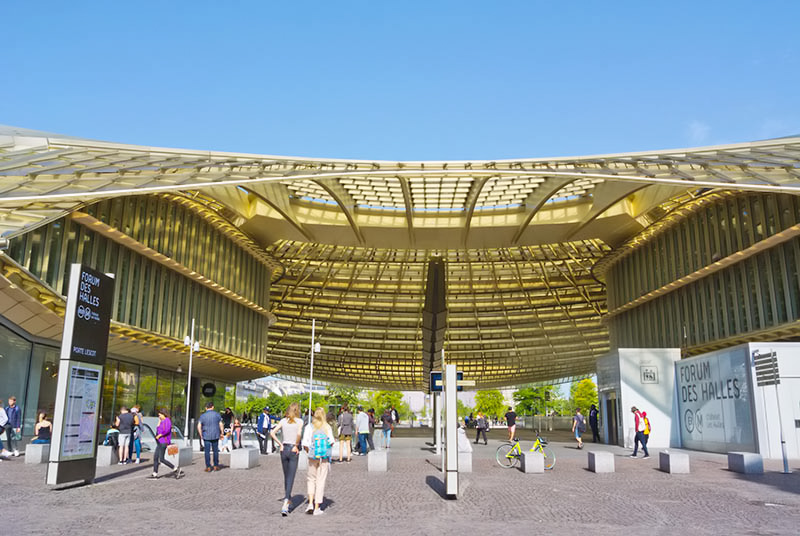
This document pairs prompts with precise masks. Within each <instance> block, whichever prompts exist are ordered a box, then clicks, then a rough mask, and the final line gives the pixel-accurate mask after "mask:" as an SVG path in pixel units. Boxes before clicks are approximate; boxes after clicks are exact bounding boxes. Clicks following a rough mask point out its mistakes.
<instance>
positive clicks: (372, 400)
mask: <svg viewBox="0 0 800 536" xmlns="http://www.w3.org/2000/svg"><path fill="white" fill-rule="evenodd" d="M392 406H394V409H396V410H397V415H398V416H399V417H400V420H401V421H402V420H406V419H409V418H410V416H409V413H410V412H411V410H410V408H409V407H408V404H406V403H405V402H403V393H401V392H400V391H375V392H374V393H372V396H371V397H369V400H367V401H366V404H365V407H371V408H374V409H375V414H376V416H380V414H381V413H383V410H385V409H388V408H391V407H392Z"/></svg>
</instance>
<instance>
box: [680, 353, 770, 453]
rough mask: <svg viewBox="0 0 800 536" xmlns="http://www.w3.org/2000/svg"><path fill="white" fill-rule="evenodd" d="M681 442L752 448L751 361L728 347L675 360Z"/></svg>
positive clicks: (701, 447)
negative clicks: (702, 354) (727, 348)
mask: <svg viewBox="0 0 800 536" xmlns="http://www.w3.org/2000/svg"><path fill="white" fill-rule="evenodd" d="M675 379H676V381H677V386H676V388H677V395H678V413H679V420H680V430H681V439H682V442H683V446H684V447H686V448H690V449H696V450H704V451H708V452H730V451H745V452H756V440H755V434H754V425H753V393H752V388H751V385H750V363H749V359H748V355H747V352H746V350H745V349H744V348H741V347H740V348H732V349H729V350H722V351H719V352H714V353H712V354H708V355H705V356H698V357H693V358H689V359H682V360H681V361H678V362H677V363H675Z"/></svg>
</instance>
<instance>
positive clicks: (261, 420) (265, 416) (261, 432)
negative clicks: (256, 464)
mask: <svg viewBox="0 0 800 536" xmlns="http://www.w3.org/2000/svg"><path fill="white" fill-rule="evenodd" d="M271 422H272V419H271V418H270V416H269V406H267V407H265V408H264V410H263V411H262V412H261V414H260V415H259V416H258V421H257V422H256V437H257V438H258V447H259V450H261V454H266V453H267V441H269V437H268V435H267V434H269V432H270V425H271Z"/></svg>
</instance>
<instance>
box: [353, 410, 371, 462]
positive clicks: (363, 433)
mask: <svg viewBox="0 0 800 536" xmlns="http://www.w3.org/2000/svg"><path fill="white" fill-rule="evenodd" d="M356 433H357V434H358V446H359V448H360V449H361V452H359V453H358V455H359V456H366V455H367V436H368V435H369V417H368V416H367V414H366V413H365V412H364V408H363V407H361V406H358V416H356Z"/></svg>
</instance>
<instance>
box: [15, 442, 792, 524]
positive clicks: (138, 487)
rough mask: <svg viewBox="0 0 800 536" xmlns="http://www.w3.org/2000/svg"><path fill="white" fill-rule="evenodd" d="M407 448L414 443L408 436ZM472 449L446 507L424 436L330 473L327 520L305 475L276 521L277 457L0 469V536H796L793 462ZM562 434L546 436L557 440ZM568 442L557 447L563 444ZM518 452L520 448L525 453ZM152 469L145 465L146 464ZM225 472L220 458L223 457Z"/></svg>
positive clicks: (563, 449)
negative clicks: (313, 510) (82, 471)
mask: <svg viewBox="0 0 800 536" xmlns="http://www.w3.org/2000/svg"><path fill="white" fill-rule="evenodd" d="M417 435H419V434H417ZM501 436H502V434H501V433H500V431H494V432H492V434H491V436H490V440H489V445H488V446H484V445H473V446H474V447H475V452H474V459H473V471H474V472H473V473H469V474H462V475H461V489H460V494H459V497H458V499H457V500H445V499H443V498H442V496H441V493H442V490H443V483H442V474H441V473H440V471H439V466H440V465H439V464H440V458H439V457H438V456H436V455H435V454H434V453H432V452H431V450H430V445H429V444H428V441H429V439H428V438H427V437H398V438H395V439H394V440H393V442H392V449H391V450H390V458H389V472H388V473H382V474H381V473H368V472H367V460H366V458H365V457H358V456H356V457H354V458H353V461H352V462H351V463H349V464H348V463H341V464H339V463H335V464H334V465H333V467H332V469H331V474H330V476H329V478H328V485H327V488H326V499H325V504H324V507H325V510H326V515H324V516H321V517H312V516H306V515H305V514H303V512H302V506H301V503H302V500H303V496H304V494H305V472H304V471H298V475H297V480H296V482H295V487H294V491H295V505H296V507H297V508H298V509H297V510H296V511H295V512H293V513H292V514H290V516H289V517H288V518H282V517H281V515H280V513H279V509H280V506H281V502H280V498H281V495H282V482H283V481H282V473H281V468H280V460H279V458H278V456H276V455H269V456H262V457H261V465H260V466H259V467H257V468H255V469H251V470H233V469H228V468H226V469H224V470H222V471H220V472H216V473H205V472H203V461H202V455H198V454H196V455H195V458H194V463H193V465H192V466H190V467H188V468H185V470H186V476H185V477H184V478H183V479H181V480H178V481H176V480H174V479H171V478H162V479H159V480H156V481H150V480H147V479H145V477H146V476H147V475H148V474H149V473H150V469H151V466H150V465H149V464H147V463H145V464H143V465H140V466H136V465H128V466H114V467H110V468H101V469H99V471H98V478H97V482H96V483H95V484H94V485H91V486H82V487H76V488H71V489H63V490H49V489H48V488H47V486H45V484H44V480H45V466H44V465H26V464H25V463H24V461H23V459H22V458H19V459H14V460H10V461H4V462H2V463H0V479H2V482H3V489H4V491H5V500H4V515H3V522H2V524H1V525H0V527H2V529H0V534H3V535H7V534H10V535H16V534H47V535H61V534H64V535H67V534H69V535H94V534H114V535H118V534H128V533H130V534H148V533H158V534H161V535H164V534H234V535H235V534H312V533H313V534H334V533H337V534H346V533H349V532H352V531H357V532H359V533H362V534H363V533H367V534H376V533H382V534H389V535H395V534H470V535H471V534H475V533H477V534H496V533H499V532H506V533H508V532H509V531H511V533H512V534H520V535H522V534H542V535H544V534H576V533H583V534H714V535H719V534H726V535H729V534H797V533H798V531H800V529H799V528H798V527H800V462H798V461H797V460H795V461H793V463H792V464H791V468H792V469H793V470H794V471H795V472H794V473H793V474H790V475H784V474H780V470H781V464H780V462H776V461H767V462H766V463H765V466H766V470H767V472H766V474H764V475H761V476H745V475H740V474H736V473H732V472H729V471H728V470H727V462H726V458H725V457H724V456H721V455H714V454H707V453H698V452H691V453H690V456H691V470H692V473H691V474H688V475H669V474H665V473H662V472H660V471H658V469H657V467H658V461H657V460H658V455H657V453H656V452H652V453H651V456H652V457H651V458H650V459H647V460H644V459H636V460H633V459H630V458H629V457H628V456H629V454H630V451H629V450H625V449H622V448H620V447H609V446H596V445H593V444H591V443H588V444H587V446H586V448H585V449H584V450H582V451H579V450H577V449H575V447H574V446H573V445H574V444H570V443H569V442H568V441H566V440H565V441H551V445H552V446H553V448H554V451H555V453H556V457H557V464H556V467H555V469H554V470H553V471H551V472H547V473H545V474H543V475H526V474H523V473H522V472H520V471H519V470H517V469H510V470H509V469H503V468H501V467H499V466H498V465H497V463H496V462H495V461H494V452H495V449H496V447H497V446H498V445H499V444H500V442H501ZM562 436H563V434H561V435H559V434H554V435H553V437H554V438H558V439H561V438H562ZM564 439H566V438H564ZM525 444H527V441H526V442H525ZM594 448H598V449H601V450H606V451H609V452H612V453H614V454H615V463H616V473H613V474H594V473H591V472H589V471H588V469H587V461H586V459H587V455H586V453H587V451H589V450H592V449H594ZM147 458H148V460H149V459H150V457H149V453H148V456H147ZM222 459H223V462H224V463H226V462H227V456H224V455H223V457H222Z"/></svg>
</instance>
